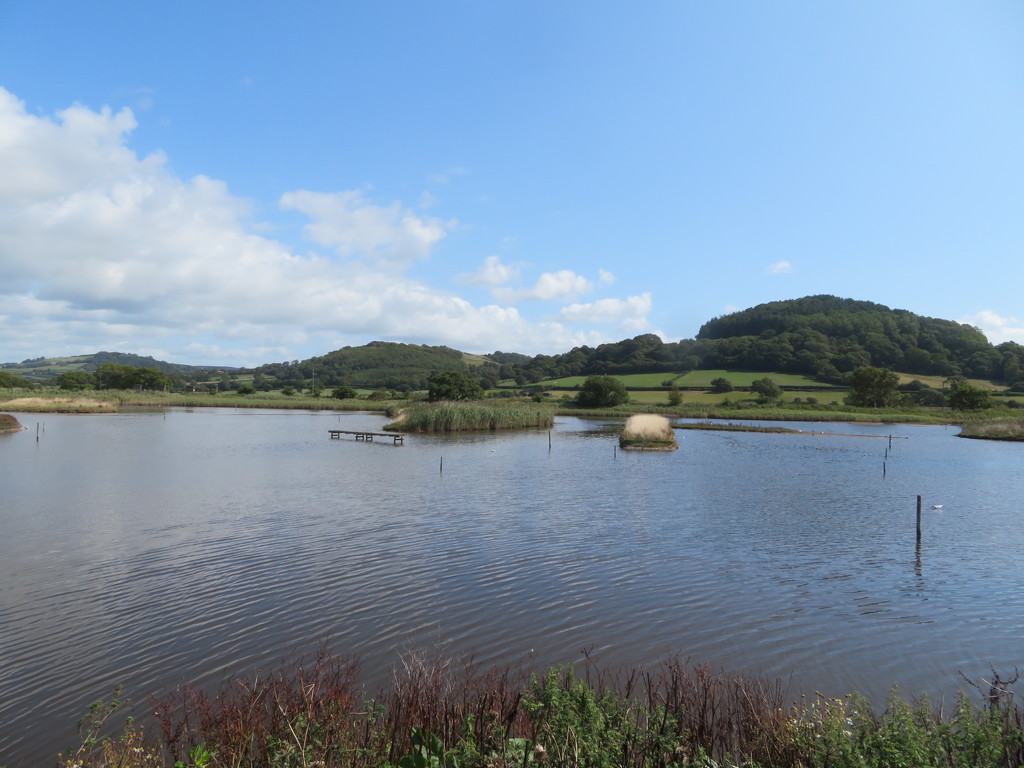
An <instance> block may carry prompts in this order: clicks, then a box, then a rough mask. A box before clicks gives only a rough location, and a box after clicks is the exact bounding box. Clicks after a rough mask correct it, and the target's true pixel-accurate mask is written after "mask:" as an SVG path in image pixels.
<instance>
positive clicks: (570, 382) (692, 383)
mask: <svg viewBox="0 0 1024 768" xmlns="http://www.w3.org/2000/svg"><path fill="white" fill-rule="evenodd" d="M612 375H613V376H614V377H615V378H616V379H619V380H620V381H621V382H622V383H623V384H625V385H626V389H631V388H633V387H661V386H665V387H666V388H669V387H670V386H673V385H674V386H678V387H710V386H711V382H712V381H713V380H714V379H718V378H723V379H728V380H729V382H730V383H731V384H732V385H733V386H734V387H749V386H750V385H751V383H753V382H754V381H756V380H757V379H763V378H765V377H766V376H767V377H768V378H770V379H773V380H774V381H775V383H776V384H778V385H779V386H780V387H818V388H820V387H828V386H829V385H828V384H822V382H820V381H816V380H815V379H812V378H811V377H810V376H804V375H803V374H796V373H765V372H763V371H727V370H722V369H712V370H706V371H690V372H689V373H686V374H683V373H682V372H677V373H630V374H625V375H617V374H612ZM586 380H587V377H586V376H566V377H564V378H561V379H548V380H547V381H541V382H538V383H537V385H536V386H543V387H562V388H572V387H576V386H581V385H582V384H583V382H584V381H586ZM666 381H671V382H672V384H671V385H665V384H664V382H666ZM908 381H909V379H908Z"/></svg>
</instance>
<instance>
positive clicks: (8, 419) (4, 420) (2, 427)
mask: <svg viewBox="0 0 1024 768" xmlns="http://www.w3.org/2000/svg"><path fill="white" fill-rule="evenodd" d="M20 431H21V424H19V423H18V420H17V419H16V418H14V417H13V416H11V415H10V414H8V413H0V432H20Z"/></svg>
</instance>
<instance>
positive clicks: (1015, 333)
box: [958, 309, 1024, 344]
mask: <svg viewBox="0 0 1024 768" xmlns="http://www.w3.org/2000/svg"><path fill="white" fill-rule="evenodd" d="M958 322H961V323H966V324H967V325H973V326H975V327H976V328H980V329H981V332H982V333H984V334H985V336H986V338H988V340H989V341H990V342H992V343H993V344H1002V343H1003V342H1004V341H1015V342H1017V343H1018V344H1024V321H1021V320H1020V319H1018V318H1016V317H1014V316H1012V315H1010V316H1006V317H1004V316H1002V315H999V314H998V313H996V312H993V311H992V310H990V309H983V310H981V311H980V312H976V313H975V314H973V315H968V316H967V317H962V318H960V320H959V321H958Z"/></svg>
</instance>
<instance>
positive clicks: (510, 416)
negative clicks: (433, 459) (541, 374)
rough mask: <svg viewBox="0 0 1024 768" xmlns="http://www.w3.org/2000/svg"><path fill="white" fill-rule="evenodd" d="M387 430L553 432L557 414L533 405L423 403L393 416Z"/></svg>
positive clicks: (404, 409)
mask: <svg viewBox="0 0 1024 768" xmlns="http://www.w3.org/2000/svg"><path fill="white" fill-rule="evenodd" d="M393 415H394V416H395V420H394V421H392V422H391V423H390V424H388V425H386V426H385V427H384V429H389V430H397V431H401V432H473V431H485V430H494V429H550V428H551V425H552V424H554V415H553V413H552V411H551V410H550V409H549V408H544V407H542V406H537V405H533V404H527V403H521V404H509V405H489V404H481V403H452V402H440V403H422V404H419V405H413V406H410V407H408V408H403V409H401V410H399V411H397V412H395V413H394V414H393Z"/></svg>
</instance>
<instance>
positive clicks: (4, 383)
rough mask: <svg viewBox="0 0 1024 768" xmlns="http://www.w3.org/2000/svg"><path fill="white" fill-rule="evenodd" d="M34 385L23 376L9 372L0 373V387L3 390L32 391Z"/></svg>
mask: <svg viewBox="0 0 1024 768" xmlns="http://www.w3.org/2000/svg"><path fill="white" fill-rule="evenodd" d="M34 386H35V385H34V384H33V383H32V382H31V381H29V380H28V379H26V378H25V377H24V376H19V375H18V374H16V373H11V372H10V371H0V387H3V388H5V389H32V387H34Z"/></svg>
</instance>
